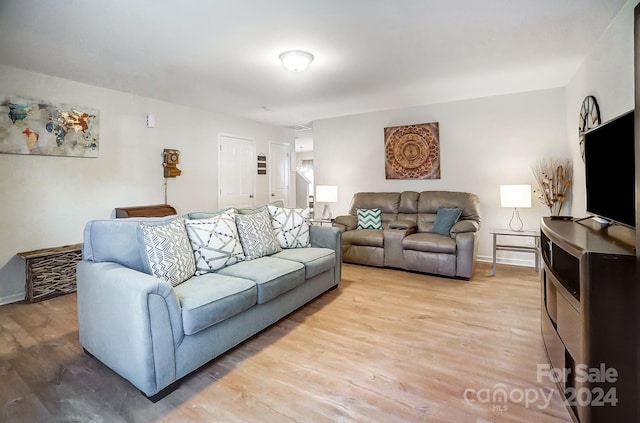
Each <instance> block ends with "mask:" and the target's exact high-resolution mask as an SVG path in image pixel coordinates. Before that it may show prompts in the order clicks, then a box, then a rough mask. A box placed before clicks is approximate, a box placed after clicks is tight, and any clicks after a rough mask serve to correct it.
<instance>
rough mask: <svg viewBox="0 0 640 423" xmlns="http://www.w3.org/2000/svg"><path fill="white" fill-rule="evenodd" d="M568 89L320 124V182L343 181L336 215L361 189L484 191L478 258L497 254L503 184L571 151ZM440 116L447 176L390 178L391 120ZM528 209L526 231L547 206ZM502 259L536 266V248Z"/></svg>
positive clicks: (506, 213)
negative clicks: (387, 145)
mask: <svg viewBox="0 0 640 423" xmlns="http://www.w3.org/2000/svg"><path fill="white" fill-rule="evenodd" d="M565 113H566V107H565V91H564V89H563V88H556V89H549V90H543V91H535V92H527V93H521V94H512V95H503V96H496V97H486V98H480V99H474V100H466V101H457V102H452V103H443V104H434V105H428V106H422V107H415V108H408V109H397V110H388V111H383V112H377V113H366V114H360V115H354V116H346V117H340V118H335V119H325V120H319V121H315V122H314V123H313V134H314V167H315V175H316V183H317V184H320V185H324V184H327V185H338V187H339V193H338V195H339V203H338V204H336V205H333V206H332V209H333V210H334V214H335V215H339V214H345V213H346V212H347V211H348V208H349V204H350V201H351V197H352V196H353V194H354V193H356V192H359V191H404V190H413V191H426V190H451V191H467V192H472V193H475V194H477V195H478V196H479V197H480V202H481V208H482V224H481V233H480V247H479V256H480V258H481V259H484V260H490V258H491V255H492V239H491V235H490V233H489V231H490V230H491V229H492V228H504V227H507V226H508V222H509V219H510V217H511V212H512V210H511V209H503V208H501V207H500V198H499V186H500V185H501V184H531V185H532V186H535V181H534V178H533V175H532V173H531V169H530V166H531V165H532V164H534V163H535V161H536V160H537V159H539V158H543V157H569V151H568V144H567V140H566V137H567V133H566V115H565ZM427 122H439V124H440V155H441V162H440V166H441V179H439V180H386V179H385V175H384V151H383V147H384V135H383V130H384V128H385V127H388V126H397V125H406V124H411V123H427ZM532 203H533V207H532V208H531V209H525V210H523V212H522V216H523V220H524V222H525V229H534V230H537V229H538V228H539V220H540V217H541V216H543V215H548V214H549V212H548V209H547V208H546V206H544V205H542V204H541V203H539V202H538V201H537V199H535V198H534V199H533V202H532ZM500 257H501V258H502V260H501V261H503V262H512V263H514V264H532V263H533V257H532V255H531V254H524V255H523V254H518V253H509V252H500Z"/></svg>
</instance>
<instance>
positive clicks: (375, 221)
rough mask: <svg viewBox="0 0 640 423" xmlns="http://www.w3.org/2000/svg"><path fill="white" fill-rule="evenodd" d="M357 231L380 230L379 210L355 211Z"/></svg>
mask: <svg viewBox="0 0 640 423" xmlns="http://www.w3.org/2000/svg"><path fill="white" fill-rule="evenodd" d="M356 216H357V217H358V229H382V219H381V211H380V209H377V208H376V209H356Z"/></svg>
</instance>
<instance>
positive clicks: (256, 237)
mask: <svg viewBox="0 0 640 423" xmlns="http://www.w3.org/2000/svg"><path fill="white" fill-rule="evenodd" d="M236 226H237V227H238V235H239V236H240V243H242V249H243V250H244V256H245V259H246V260H253V259H257V258H260V257H263V256H269V255H271V254H275V253H277V252H280V251H282V248H281V247H280V244H279V243H278V240H277V239H276V237H275V235H274V233H273V228H272V227H271V217H269V213H268V212H267V211H266V210H264V211H261V212H258V213H254V214H236Z"/></svg>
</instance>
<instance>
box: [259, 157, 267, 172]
mask: <svg viewBox="0 0 640 423" xmlns="http://www.w3.org/2000/svg"><path fill="white" fill-rule="evenodd" d="M266 174H267V156H265V155H264V154H258V175H266Z"/></svg>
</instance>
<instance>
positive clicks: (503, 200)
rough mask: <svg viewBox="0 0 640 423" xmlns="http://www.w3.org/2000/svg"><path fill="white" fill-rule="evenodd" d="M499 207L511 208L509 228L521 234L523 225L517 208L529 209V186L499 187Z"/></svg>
mask: <svg viewBox="0 0 640 423" xmlns="http://www.w3.org/2000/svg"><path fill="white" fill-rule="evenodd" d="M500 206H502V207H513V214H512V215H511V220H510V221H509V228H511V230H512V231H517V232H521V231H522V227H523V226H524V224H523V222H522V219H521V218H520V212H519V211H518V208H523V207H531V185H500Z"/></svg>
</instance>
